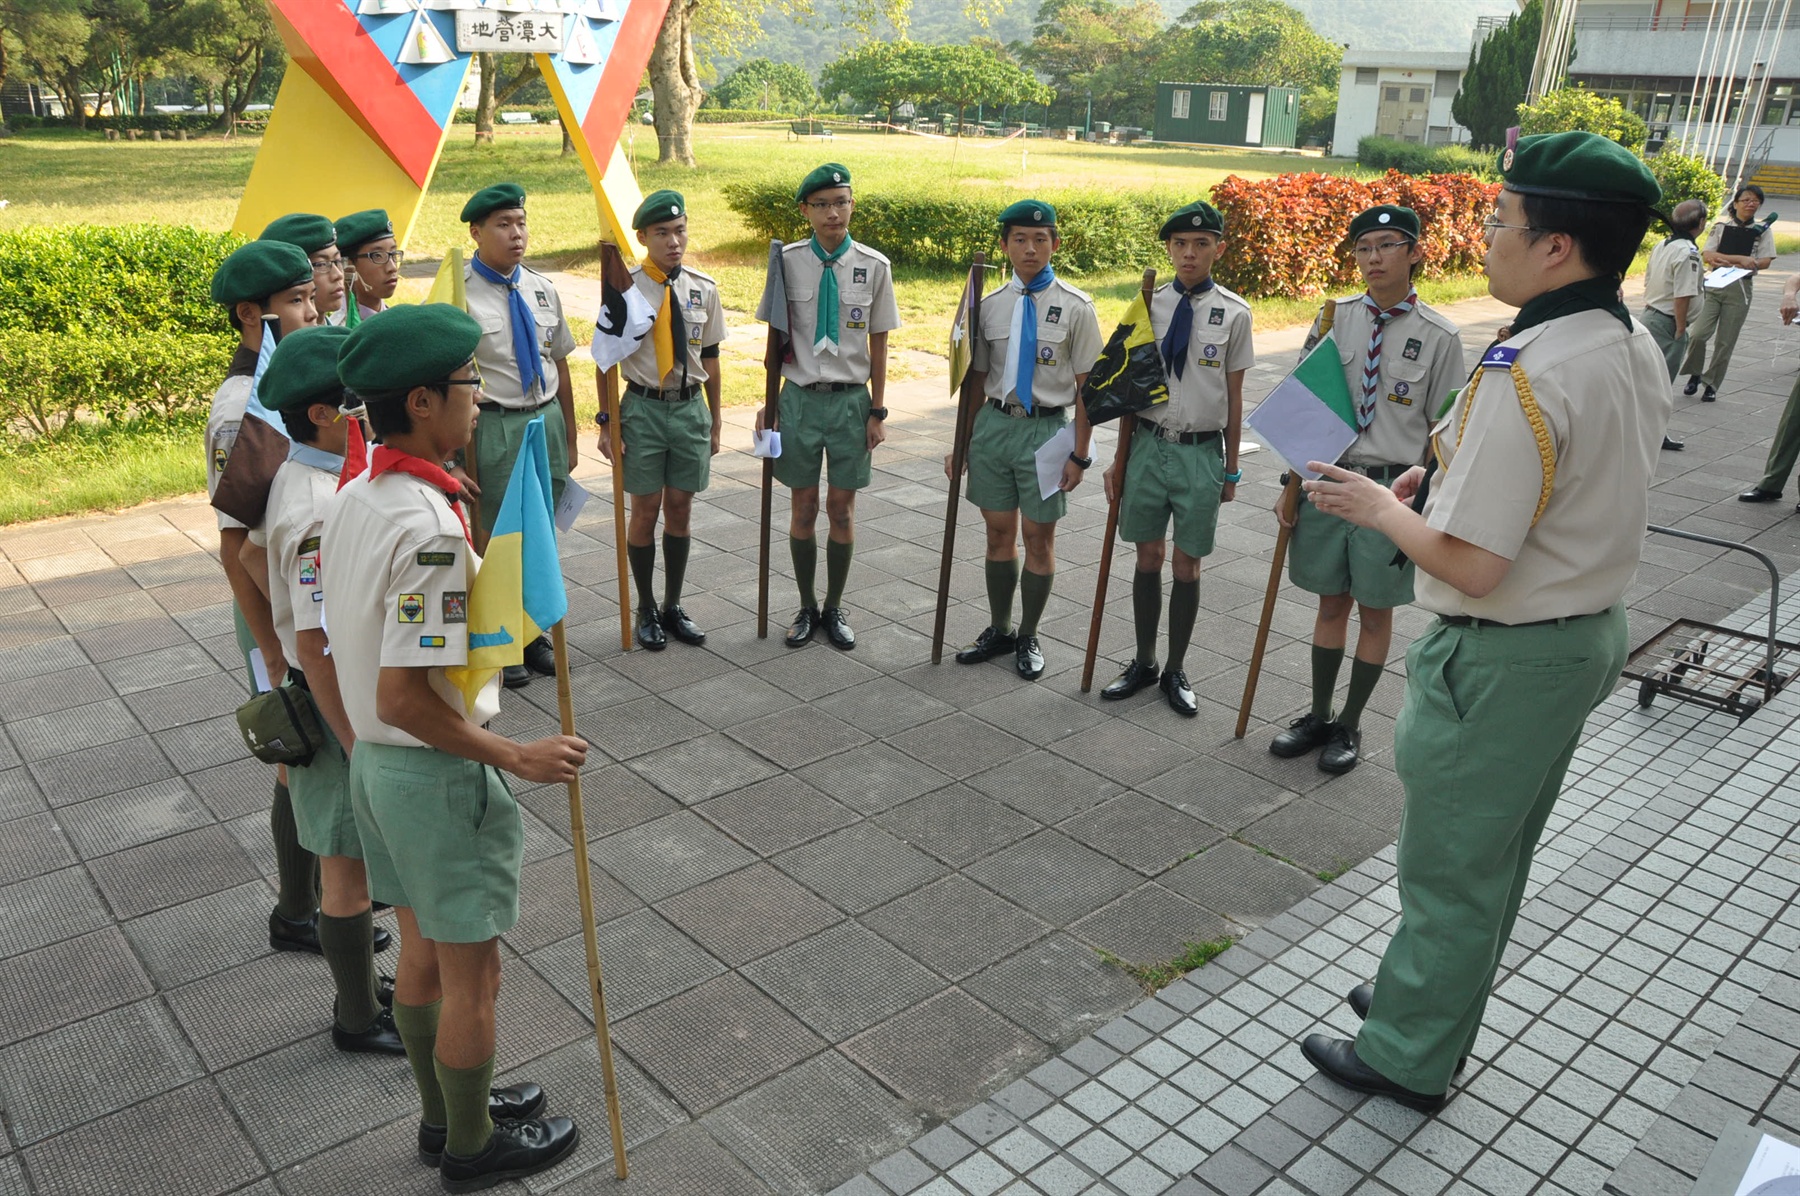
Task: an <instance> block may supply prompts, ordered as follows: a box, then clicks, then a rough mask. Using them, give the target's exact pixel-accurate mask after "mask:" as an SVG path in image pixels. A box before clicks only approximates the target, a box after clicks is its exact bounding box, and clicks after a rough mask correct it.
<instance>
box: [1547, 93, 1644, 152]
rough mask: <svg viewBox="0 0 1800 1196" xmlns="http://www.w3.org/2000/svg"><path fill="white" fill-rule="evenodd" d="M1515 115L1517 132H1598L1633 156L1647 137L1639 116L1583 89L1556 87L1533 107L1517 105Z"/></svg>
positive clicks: (1612, 101)
mask: <svg viewBox="0 0 1800 1196" xmlns="http://www.w3.org/2000/svg"><path fill="white" fill-rule="evenodd" d="M1518 112H1519V132H1521V133H1568V132H1572V131H1577V130H1579V131H1581V132H1586V133H1598V134H1600V136H1602V137H1610V138H1611V139H1612V140H1614V141H1616V142H1618V143H1619V144H1620V145H1622V146H1624V147H1625V148H1626V149H1628V150H1630V151H1631V152H1632V153H1634V154H1636V153H1642V152H1643V149H1644V142H1645V141H1646V140H1648V139H1649V137H1650V126H1649V125H1647V124H1645V123H1644V118H1643V117H1641V116H1639V115H1638V114H1637V113H1635V112H1633V111H1632V110H1631V109H1629V108H1627V107H1626V106H1625V105H1624V104H1622V103H1620V102H1619V101H1618V100H1616V99H1614V98H1613V97H1611V96H1597V95H1595V94H1594V93H1593V92H1591V91H1589V90H1588V89H1587V88H1585V87H1561V88H1558V89H1557V90H1555V91H1553V92H1551V93H1550V94H1548V95H1546V96H1545V97H1544V98H1543V99H1541V100H1539V101H1538V102H1537V103H1535V104H1520V105H1519V108H1518Z"/></svg>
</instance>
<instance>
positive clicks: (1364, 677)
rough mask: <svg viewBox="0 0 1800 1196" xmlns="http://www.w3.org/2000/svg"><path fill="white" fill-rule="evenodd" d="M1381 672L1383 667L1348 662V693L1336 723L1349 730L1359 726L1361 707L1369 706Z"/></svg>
mask: <svg viewBox="0 0 1800 1196" xmlns="http://www.w3.org/2000/svg"><path fill="white" fill-rule="evenodd" d="M1382 672H1383V667H1382V666H1381V665H1378V664H1375V663H1373V662H1371V661H1367V660H1352V661H1351V662H1350V692H1348V693H1346V694H1345V695H1344V711H1343V713H1342V714H1340V715H1338V722H1340V723H1343V724H1344V725H1345V726H1346V727H1349V728H1350V729H1351V730H1355V729H1356V728H1357V727H1358V726H1360V725H1361V723H1362V712H1363V707H1364V706H1367V705H1368V704H1369V695H1370V694H1373V693H1374V692H1375V683H1376V682H1377V681H1379V680H1381V674H1382Z"/></svg>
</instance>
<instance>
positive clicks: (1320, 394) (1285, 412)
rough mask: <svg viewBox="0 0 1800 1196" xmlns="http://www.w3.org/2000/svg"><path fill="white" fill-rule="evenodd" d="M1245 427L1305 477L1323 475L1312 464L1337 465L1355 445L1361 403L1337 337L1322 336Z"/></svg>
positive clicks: (1248, 418)
mask: <svg viewBox="0 0 1800 1196" xmlns="http://www.w3.org/2000/svg"><path fill="white" fill-rule="evenodd" d="M1244 426H1245V427H1246V428H1247V429H1248V430H1249V431H1250V434H1251V435H1253V436H1255V437H1256V439H1257V440H1259V441H1261V442H1262V443H1263V445H1264V446H1265V447H1266V448H1268V449H1269V451H1271V452H1273V453H1274V454H1275V455H1276V456H1278V457H1280V458H1281V459H1282V460H1283V461H1286V462H1287V464H1288V468H1290V469H1292V470H1294V471H1295V472H1296V473H1298V474H1300V476H1302V477H1305V478H1316V477H1318V476H1319V475H1318V474H1316V473H1314V472H1312V471H1311V470H1309V469H1307V468H1306V463H1307V462H1308V461H1328V462H1330V463H1332V464H1336V463H1337V459H1338V458H1339V457H1341V456H1343V455H1344V450H1345V449H1347V448H1349V447H1350V446H1351V445H1353V444H1355V443H1356V400H1355V399H1353V398H1352V397H1351V396H1350V384H1349V383H1348V382H1346V381H1345V380H1344V366H1343V363H1342V362H1341V361H1339V360H1338V346H1337V339H1336V338H1335V337H1334V336H1333V335H1332V334H1331V333H1329V332H1327V333H1326V334H1325V335H1324V336H1323V337H1321V338H1320V339H1319V343H1318V344H1317V345H1314V346H1313V349H1312V352H1310V353H1308V354H1307V355H1306V356H1305V357H1304V358H1302V359H1301V361H1300V364H1299V365H1298V366H1296V367H1295V369H1294V372H1293V373H1291V374H1289V375H1288V376H1287V377H1285V378H1283V379H1282V380H1281V382H1280V384H1279V385H1277V386H1276V387H1275V389H1274V390H1272V391H1270V392H1269V396H1268V398H1266V399H1264V400H1263V401H1262V402H1261V403H1259V404H1257V407H1256V410H1255V411H1252V412H1251V413H1250V414H1249V415H1248V416H1247V417H1246V418H1245V419H1244Z"/></svg>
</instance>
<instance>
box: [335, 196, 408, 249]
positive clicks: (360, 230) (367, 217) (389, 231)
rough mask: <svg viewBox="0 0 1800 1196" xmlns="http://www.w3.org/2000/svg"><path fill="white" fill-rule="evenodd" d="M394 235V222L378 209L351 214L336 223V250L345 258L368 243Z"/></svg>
mask: <svg viewBox="0 0 1800 1196" xmlns="http://www.w3.org/2000/svg"><path fill="white" fill-rule="evenodd" d="M393 235H394V222H393V221H392V220H389V219H388V214H387V213H386V212H385V211H383V210H382V209H380V208H370V209H368V210H367V211H365V212H352V213H350V214H349V215H348V216H345V217H343V218H342V219H340V220H339V221H338V222H337V240H338V248H339V249H341V250H343V251H344V254H345V256H346V257H347V256H349V255H350V254H353V253H355V252H356V251H357V250H359V249H361V248H362V247H363V246H364V245H367V244H368V243H369V242H370V241H379V240H381V238H383V237H391V236H393Z"/></svg>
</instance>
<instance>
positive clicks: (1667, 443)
mask: <svg viewBox="0 0 1800 1196" xmlns="http://www.w3.org/2000/svg"><path fill="white" fill-rule="evenodd" d="M1686 447H1687V441H1685V440H1671V439H1669V438H1668V437H1667V436H1664V437H1663V449H1664V450H1665V451H1667V452H1671V453H1679V452H1680V451H1681V450H1682V449H1684V448H1686Z"/></svg>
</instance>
